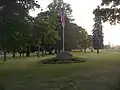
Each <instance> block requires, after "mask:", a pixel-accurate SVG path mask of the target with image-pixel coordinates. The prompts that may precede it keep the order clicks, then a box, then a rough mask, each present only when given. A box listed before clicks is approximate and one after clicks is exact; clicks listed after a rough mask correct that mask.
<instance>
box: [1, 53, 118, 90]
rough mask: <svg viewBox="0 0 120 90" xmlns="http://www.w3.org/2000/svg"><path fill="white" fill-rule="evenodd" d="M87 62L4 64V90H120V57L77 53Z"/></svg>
mask: <svg viewBox="0 0 120 90" xmlns="http://www.w3.org/2000/svg"><path fill="white" fill-rule="evenodd" d="M73 54H74V55H76V56H77V57H82V58H85V59H87V60H88V61H87V62H83V63H76V64H54V65H51V64H50V65H43V64H41V63H39V61H40V60H42V59H45V58H49V57H52V56H49V57H45V58H40V59H39V60H38V59H37V58H36V57H31V58H22V59H20V58H18V59H15V60H12V59H10V60H9V61H8V62H3V61H0V90H2V88H3V86H4V87H5V90H120V53H117V52H108V51H102V53H101V54H100V55H97V54H96V53H86V54H84V53H79V52H74V53H73Z"/></svg>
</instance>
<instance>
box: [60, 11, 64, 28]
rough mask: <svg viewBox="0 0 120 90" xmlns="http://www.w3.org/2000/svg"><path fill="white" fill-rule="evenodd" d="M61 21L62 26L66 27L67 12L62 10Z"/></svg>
mask: <svg viewBox="0 0 120 90" xmlns="http://www.w3.org/2000/svg"><path fill="white" fill-rule="evenodd" d="M61 23H62V26H63V27H64V26H65V14H64V12H61Z"/></svg>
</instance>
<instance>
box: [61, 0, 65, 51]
mask: <svg viewBox="0 0 120 90" xmlns="http://www.w3.org/2000/svg"><path fill="white" fill-rule="evenodd" d="M62 5H63V0H62ZM63 8H64V6H62V12H63V13H64V10H63ZM63 17H64V16H63ZM62 28H63V52H64V51H65V22H64V20H63V25H62Z"/></svg>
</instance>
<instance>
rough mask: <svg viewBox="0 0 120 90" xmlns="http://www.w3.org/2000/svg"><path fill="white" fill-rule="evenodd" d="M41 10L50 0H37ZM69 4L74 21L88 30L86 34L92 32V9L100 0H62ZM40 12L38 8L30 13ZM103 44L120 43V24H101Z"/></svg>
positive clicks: (34, 14) (33, 14)
mask: <svg viewBox="0 0 120 90" xmlns="http://www.w3.org/2000/svg"><path fill="white" fill-rule="evenodd" d="M38 1H39V3H40V5H41V7H42V8H43V10H45V9H46V8H47V5H48V4H49V3H51V2H52V0H38ZM64 2H67V3H69V4H70V5H71V8H72V10H73V12H72V16H73V18H74V19H75V23H77V24H78V25H79V26H82V27H83V28H85V29H86V30H87V31H88V34H92V29H93V25H94V21H93V18H94V15H93V14H92V12H93V10H94V9H95V8H96V7H97V6H98V5H100V3H101V0H64ZM39 12H40V9H36V10H35V11H31V12H30V15H32V16H36V15H37V13H39ZM103 33H104V44H108V43H109V42H110V43H111V45H112V44H113V45H114V46H115V45H120V25H119V24H117V25H115V26H111V25H110V24H109V23H108V22H107V23H104V24H103Z"/></svg>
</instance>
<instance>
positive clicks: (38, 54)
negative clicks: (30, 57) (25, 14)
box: [37, 37, 40, 58]
mask: <svg viewBox="0 0 120 90" xmlns="http://www.w3.org/2000/svg"><path fill="white" fill-rule="evenodd" d="M37 57H38V58H39V57H40V37H38V53H37Z"/></svg>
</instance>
